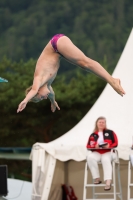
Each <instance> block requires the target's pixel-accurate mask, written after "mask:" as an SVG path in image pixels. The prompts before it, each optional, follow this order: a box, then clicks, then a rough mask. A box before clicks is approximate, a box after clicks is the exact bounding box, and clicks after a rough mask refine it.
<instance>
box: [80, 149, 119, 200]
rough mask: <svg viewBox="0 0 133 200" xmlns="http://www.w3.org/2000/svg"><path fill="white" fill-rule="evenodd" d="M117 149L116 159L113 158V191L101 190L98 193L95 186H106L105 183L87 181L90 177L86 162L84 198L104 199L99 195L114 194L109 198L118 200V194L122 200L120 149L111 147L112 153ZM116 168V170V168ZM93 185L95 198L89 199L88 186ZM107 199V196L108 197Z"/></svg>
mask: <svg viewBox="0 0 133 200" xmlns="http://www.w3.org/2000/svg"><path fill="white" fill-rule="evenodd" d="M114 151H115V153H116V159H115V160H113V159H112V168H113V170H112V172H113V180H112V184H111V186H112V188H113V192H110V193H109V192H106V191H105V192H104V193H103V192H100V193H96V191H95V188H96V187H105V184H94V183H92V184H88V183H87V178H88V166H87V162H86V164H85V174H84V188H83V200H94V199H97V200H102V199H98V198H97V197H98V196H100V195H106V196H107V195H112V196H113V198H112V199H111V198H109V200H116V199H117V196H118V197H119V198H120V199H121V200H122V189H121V180H120V166H119V157H118V151H117V150H116V149H111V153H113V152H114ZM98 164H101V162H99V163H98ZM115 169H116V170H115ZM116 171H117V176H118V187H119V191H118V192H117V191H116ZM89 187H92V196H93V198H91V199H88V198H87V197H86V196H87V188H89ZM106 200H107V198H106Z"/></svg>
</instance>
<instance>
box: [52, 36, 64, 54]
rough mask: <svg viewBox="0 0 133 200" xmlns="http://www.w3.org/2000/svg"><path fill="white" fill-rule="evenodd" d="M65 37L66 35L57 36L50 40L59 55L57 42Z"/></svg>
mask: <svg viewBox="0 0 133 200" xmlns="http://www.w3.org/2000/svg"><path fill="white" fill-rule="evenodd" d="M62 36H64V34H56V35H54V36H53V37H52V39H51V40H50V41H51V44H52V47H53V48H54V50H55V52H57V53H59V52H58V49H57V41H58V39H59V38H60V37H62Z"/></svg>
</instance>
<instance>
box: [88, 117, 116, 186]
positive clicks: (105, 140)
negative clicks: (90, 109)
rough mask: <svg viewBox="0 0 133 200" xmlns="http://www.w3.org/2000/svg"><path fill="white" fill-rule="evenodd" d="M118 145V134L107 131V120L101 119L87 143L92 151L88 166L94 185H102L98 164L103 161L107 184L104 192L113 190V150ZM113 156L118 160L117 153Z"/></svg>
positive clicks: (89, 155)
mask: <svg viewBox="0 0 133 200" xmlns="http://www.w3.org/2000/svg"><path fill="white" fill-rule="evenodd" d="M117 145H118V139H117V136H116V134H115V133H114V132H113V131H112V130H109V129H107V127H106V119H105V118H104V117H99V118H98V119H97V120H96V122H95V128H94V132H93V133H92V134H91V135H90V137H89V140H88V143H87V149H90V150H91V153H89V154H88V155H87V164H88V167H89V168H90V171H91V174H92V177H93V179H94V184H100V183H101V180H100V174H99V168H98V162H99V161H101V163H102V166H103V174H104V181H105V183H106V185H105V188H104V190H110V189H111V180H112V165H111V159H112V157H111V148H115V147H117ZM112 156H113V159H115V158H116V154H115V153H112Z"/></svg>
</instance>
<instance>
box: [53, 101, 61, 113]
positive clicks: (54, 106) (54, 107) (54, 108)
mask: <svg viewBox="0 0 133 200" xmlns="http://www.w3.org/2000/svg"><path fill="white" fill-rule="evenodd" d="M56 108H57V109H58V110H60V107H59V106H58V104H57V102H56V101H54V102H51V111H52V112H55V110H56Z"/></svg>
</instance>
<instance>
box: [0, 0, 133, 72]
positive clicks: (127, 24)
mask: <svg viewBox="0 0 133 200" xmlns="http://www.w3.org/2000/svg"><path fill="white" fill-rule="evenodd" d="M132 13H133V4H132V1H131V0H128V1H127V0H112V1H111V2H110V1H106V0H96V1H93V0H89V1H86V0H79V1H77V0H73V1H71V0H67V1H66V0H56V1H54V0H51V1H49V0H39V1H38V0H28V1H26V0H19V1H18V0H10V1H9V0H1V1H0V32H1V35H0V57H1V58H3V56H4V55H6V56H7V57H8V58H11V59H12V60H13V61H19V60H20V59H22V58H23V60H24V61H28V60H29V59H30V58H33V59H37V57H38V56H39V54H40V53H41V51H42V49H43V48H44V46H45V45H46V44H47V42H48V41H49V40H50V38H51V37H52V36H53V35H54V34H56V33H64V34H66V35H68V36H69V37H70V38H71V39H72V41H73V42H74V43H75V44H76V45H77V46H78V47H79V48H81V49H82V50H83V51H84V53H85V54H87V55H88V56H90V57H91V58H93V59H94V60H98V61H99V60H103V57H104V55H106V57H107V60H108V63H109V69H111V71H112V70H113V69H114V67H115V65H116V63H117V61H118V59H119V56H120V54H121V52H122V50H123V47H124V45H125V42H126V40H127V38H128V35H129V33H130V31H131V29H132V21H133V15H132ZM64 66H65V67H64V68H62V71H63V70H66V69H67V67H68V66H69V64H68V63H64Z"/></svg>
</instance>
